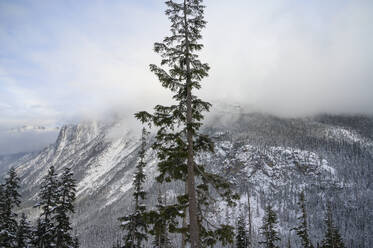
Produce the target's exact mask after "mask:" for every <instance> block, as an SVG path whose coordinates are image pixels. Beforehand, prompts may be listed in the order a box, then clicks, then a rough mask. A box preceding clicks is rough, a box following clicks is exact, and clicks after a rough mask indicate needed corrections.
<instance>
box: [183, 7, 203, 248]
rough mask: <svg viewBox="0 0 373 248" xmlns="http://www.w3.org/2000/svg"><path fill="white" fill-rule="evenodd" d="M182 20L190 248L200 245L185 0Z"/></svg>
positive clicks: (196, 247) (197, 247)
mask: <svg viewBox="0 0 373 248" xmlns="http://www.w3.org/2000/svg"><path fill="white" fill-rule="evenodd" d="M184 21H185V47H186V48H185V63H186V69H187V72H186V90H187V99H186V107H187V116H186V117H187V118H186V125H187V142H188V161H187V166H188V178H187V184H188V197H189V224H190V245H191V248H199V247H200V237H199V224H198V218H197V215H198V210H197V198H196V190H195V172H194V151H193V131H192V127H191V125H192V122H193V117H192V86H191V83H192V82H191V81H192V80H191V71H190V59H189V37H188V34H189V30H188V20H187V6H186V0H184Z"/></svg>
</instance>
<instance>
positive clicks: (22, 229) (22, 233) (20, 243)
mask: <svg viewBox="0 0 373 248" xmlns="http://www.w3.org/2000/svg"><path fill="white" fill-rule="evenodd" d="M31 231H32V230H31V225H30V223H29V222H28V220H27V218H26V215H25V214H24V213H22V215H21V220H20V221H19V225H18V231H17V248H29V247H31V241H32V232H31Z"/></svg>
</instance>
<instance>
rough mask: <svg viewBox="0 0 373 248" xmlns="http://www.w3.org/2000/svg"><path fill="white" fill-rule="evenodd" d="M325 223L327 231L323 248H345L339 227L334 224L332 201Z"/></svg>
mask: <svg viewBox="0 0 373 248" xmlns="http://www.w3.org/2000/svg"><path fill="white" fill-rule="evenodd" d="M325 225H326V232H325V237H324V239H323V240H322V241H321V248H344V247H345V246H344V243H343V241H342V238H341V236H340V234H339V231H338V228H337V227H336V226H334V224H333V216H332V209H331V206H330V203H329V204H328V207H327V212H326V216H325Z"/></svg>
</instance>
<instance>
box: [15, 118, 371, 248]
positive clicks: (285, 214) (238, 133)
mask: <svg viewBox="0 0 373 248" xmlns="http://www.w3.org/2000/svg"><path fill="white" fill-rule="evenodd" d="M222 118H223V117H222V116H217V117H216V118H215V119H214V120H213V121H211V123H213V124H208V125H207V126H206V128H205V130H204V132H206V133H208V134H210V135H211V136H212V137H213V138H214V140H215V152H216V153H215V154H213V155H212V154H201V156H200V158H199V159H200V160H202V161H203V162H204V163H205V164H207V166H208V167H209V168H210V169H211V170H214V171H216V172H218V173H222V174H223V175H225V176H226V177H227V178H229V180H230V181H231V182H232V183H233V184H234V185H235V187H236V189H237V190H238V191H239V192H241V194H242V198H241V201H240V204H238V206H237V207H236V208H235V209H227V208H226V207H225V206H224V204H222V205H218V206H216V209H217V210H218V212H219V213H220V214H219V215H216V216H212V218H213V219H214V221H219V220H223V221H224V220H225V219H227V220H229V221H230V222H231V224H234V222H235V218H228V216H235V215H238V214H239V213H240V211H243V212H245V211H246V210H247V209H246V208H245V204H246V203H247V192H250V202H251V204H252V206H251V208H252V211H253V218H254V219H253V221H254V229H255V230H256V232H257V229H258V227H259V225H260V224H261V218H262V216H263V208H264V206H265V204H267V203H269V202H271V203H273V205H274V206H275V209H277V211H278V214H279V219H280V225H281V230H282V235H283V236H284V237H286V236H287V235H288V233H289V229H290V227H291V226H292V225H294V222H295V221H296V213H297V205H296V201H297V195H298V193H299V192H300V191H301V190H303V189H304V190H306V195H308V196H309V202H308V206H309V208H310V216H311V218H312V219H311V220H310V223H311V225H312V229H313V232H312V233H313V234H312V235H313V236H312V237H313V238H314V239H315V240H317V239H320V238H321V235H322V218H323V216H322V214H321V213H322V211H323V210H324V209H325V204H326V200H328V199H335V202H336V204H337V205H338V206H339V207H340V208H341V211H340V215H341V216H342V215H344V216H343V218H342V217H339V216H338V218H340V220H338V224H339V225H341V226H343V225H346V223H349V225H350V228H351V229H350V230H347V229H346V227H343V228H342V230H341V231H342V233H346V235H347V238H348V239H349V240H354V239H358V238H359V237H360V236H357V233H362V234H361V235H362V236H365V237H367V238H365V239H364V240H363V241H361V240H360V242H361V244H363V245H362V246H361V247H369V246H368V245H369V244H373V238H372V237H369V235H365V233H369V232H370V230H371V227H369V226H367V225H364V226H363V227H362V228H363V229H361V225H360V226H359V225H358V223H356V222H359V221H360V220H361V218H360V216H357V215H358V212H357V211H356V213H355V212H353V214H350V216H349V215H346V213H351V211H350V210H351V209H352V208H354V209H356V208H357V209H358V210H359V211H360V212H361V211H362V214H364V213H365V214H367V216H366V218H365V221H366V222H367V223H368V221H369V220H370V219H369V218H371V214H372V213H370V212H369V207H370V206H371V204H372V201H371V200H372V199H371V198H372V197H371V198H370V199H369V197H368V204H367V203H366V202H365V201H363V200H360V197H366V196H367V195H369V192H371V191H370V190H371V187H372V186H371V185H372V184H369V182H371V181H372V178H370V176H371V167H372V159H371V157H369V154H373V153H372V151H373V149H372V146H371V144H372V140H371V139H370V137H365V136H364V135H362V134H360V133H359V129H352V128H351V127H348V128H347V127H341V126H338V125H334V124H333V125H331V124H328V123H325V122H323V121H320V120H319V119H317V118H315V119H281V118H276V117H271V116H266V115H261V114H249V115H243V114H240V115H239V116H236V117H235V118H229V119H231V122H226V121H222ZM224 118H225V117H224ZM121 124H122V123H120V122H113V123H102V122H85V123H81V124H78V125H66V126H64V127H62V128H61V130H60V134H59V136H58V139H57V141H56V143H55V144H53V145H50V146H48V147H46V148H45V149H44V150H43V151H41V152H40V153H38V154H37V155H35V156H32V157H31V158H29V159H27V160H26V161H20V162H17V163H15V164H13V166H16V167H17V172H18V173H19V175H20V176H21V178H22V184H23V191H22V196H23V198H24V199H25V201H24V202H23V209H24V211H26V212H28V213H29V214H30V215H31V216H33V217H35V216H36V215H37V210H35V209H33V208H31V206H32V205H33V204H34V202H35V197H36V193H37V191H38V189H39V184H40V180H41V179H42V177H43V176H44V175H45V174H46V171H47V170H48V168H49V166H51V165H53V166H55V167H56V169H57V172H59V171H61V170H62V168H64V167H66V166H69V167H72V168H73V171H74V173H75V176H76V179H77V183H78V199H77V203H76V204H77V211H76V215H75V216H74V219H75V225H76V226H77V228H78V231H79V234H80V239H81V243H82V246H83V247H87V248H88V247H89V248H95V247H110V245H111V244H112V242H113V241H115V239H116V238H118V237H120V236H121V233H120V231H119V230H118V225H119V222H118V221H117V218H118V217H119V216H122V215H124V214H125V213H126V212H127V211H128V209H130V208H131V201H130V193H131V187H132V173H133V169H134V165H135V164H136V161H137V153H138V151H139V146H140V143H139V137H138V135H137V134H136V133H135V132H133V131H131V130H130V129H129V128H126V127H125V126H120V125H121ZM122 125H123V124H122ZM118 128H119V129H121V130H123V132H121V135H116V136H114V137H113V135H112V133H113V132H112V131H113V129H116V130H117V129H118ZM339 153H340V154H342V155H343V156H341V155H340V154H339ZM355 153H356V154H355ZM155 157H156V156H155V154H154V152H153V151H152V150H151V149H149V151H148V152H147V168H146V170H145V171H146V173H147V176H148V180H147V181H146V188H147V189H148V191H149V194H148V195H149V199H148V205H154V202H155V201H156V194H157V191H158V186H157V185H155V184H154V180H153V178H154V175H155V174H156V159H155ZM354 161H355V162H354ZM362 161H364V162H362ZM363 163H366V164H367V166H368V167H367V168H368V169H366V168H360V167H358V164H359V165H360V164H363ZM348 166H350V167H348ZM351 166H353V168H355V167H354V166H356V171H357V172H356V173H361V171H364V170H366V171H365V175H366V178H365V179H364V183H362V182H359V181H357V180H355V178H354V176H355V174H353V173H352V174H351V175H347V172H346V171H347V168H351ZM360 181H361V180H360ZM165 187H166V188H167V187H168V186H165ZM166 190H168V191H167V192H168V193H169V195H170V196H172V195H174V194H175V192H177V191H182V190H183V188H182V185H178V184H176V185H172V187H170V188H169V189H166ZM356 190H359V192H361V195H359V196H357V195H353V194H351V192H352V191H356ZM331 196H332V197H331ZM356 197H357V198H359V199H358V200H356ZM170 198H172V197H170ZM171 200H172V199H171ZM354 200H355V201H354ZM350 201H351V202H352V203H351V204H350V205H349V204H347V203H349V202H350ZM369 204H370V205H369ZM364 205H366V206H365V207H364ZM364 211H365V212H364ZM245 214H247V211H246V212H245ZM359 228H360V229H359ZM293 239H294V242H295V244H297V243H296V242H297V241H296V238H295V237H293ZM175 242H176V240H175ZM348 247H352V246H351V245H350V246H348Z"/></svg>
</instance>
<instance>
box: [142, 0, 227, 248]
mask: <svg viewBox="0 0 373 248" xmlns="http://www.w3.org/2000/svg"><path fill="white" fill-rule="evenodd" d="M166 5H167V7H168V8H167V10H166V15H167V16H168V17H169V20H170V21H171V35H170V36H168V37H166V38H165V39H164V40H163V42H161V43H155V45H154V50H155V52H157V53H159V54H160V55H161V57H162V58H163V59H162V62H161V65H162V66H166V68H169V70H168V71H167V70H166V69H163V68H161V67H158V66H156V65H150V70H151V71H152V72H154V74H155V75H156V76H157V77H158V79H159V81H160V82H161V84H162V86H163V87H165V88H168V89H169V90H171V91H172V92H173V93H174V95H173V99H174V100H175V102H176V104H174V105H171V106H161V105H157V106H155V108H154V110H155V112H154V114H150V113H148V112H139V113H137V114H136V117H137V118H138V119H139V120H141V121H142V122H145V123H149V124H154V125H155V126H156V127H158V128H159V129H158V132H157V135H156V141H155V143H154V144H153V146H152V147H153V149H154V150H156V151H157V152H158V158H159V163H158V169H159V171H160V175H159V177H158V178H157V179H158V181H159V182H160V183H163V182H171V181H175V180H182V181H184V182H185V187H186V190H185V191H186V192H187V194H185V195H181V196H179V197H178V204H176V205H172V206H170V207H169V209H168V211H166V212H167V213H168V215H169V217H170V218H171V219H175V218H177V217H181V218H182V217H183V216H185V210H186V209H188V213H189V214H188V218H189V223H188V224H189V228H188V233H189V236H190V239H189V240H190V243H191V248H196V247H198V248H199V247H201V240H204V241H206V242H208V243H211V242H216V241H217V240H220V241H222V242H223V243H224V242H227V241H229V242H232V241H233V228H232V227H229V226H226V225H222V226H220V228H219V227H217V228H215V230H207V229H206V228H207V224H206V223H205V222H206V220H205V219H204V218H205V217H204V214H202V211H204V210H207V209H208V206H209V205H211V202H209V200H210V199H211V198H209V197H208V196H207V195H208V194H209V190H210V187H209V185H213V186H214V188H215V190H216V191H217V192H219V193H220V194H221V196H223V197H224V198H225V199H226V200H228V201H229V202H230V203H231V204H232V203H233V201H231V197H232V195H233V194H232V193H231V191H230V190H229V184H228V183H226V181H225V180H224V179H223V178H221V177H220V176H218V175H216V174H211V173H208V172H207V171H206V169H205V167H204V166H203V165H201V164H197V163H196V159H195V157H196V155H197V154H198V153H200V152H212V151H213V144H212V142H211V140H210V139H209V138H208V137H207V136H206V135H202V134H201V133H200V132H199V129H200V127H201V126H202V122H201V121H202V120H203V118H204V116H203V112H204V111H209V109H210V107H211V104H210V103H208V102H205V101H203V100H202V99H200V98H199V97H197V95H195V94H194V93H193V90H195V89H199V88H200V87H201V80H202V79H204V78H205V77H206V76H207V75H208V70H209V66H208V64H205V63H202V62H201V61H200V60H199V59H198V53H197V52H198V51H199V50H201V49H202V48H203V45H202V44H201V43H199V40H200V39H201V38H202V36H201V30H202V29H203V28H204V27H205V25H206V21H205V20H204V8H205V6H203V5H202V0H183V2H181V3H177V2H175V1H173V0H169V1H166ZM196 178H198V179H197V180H196ZM196 182H198V185H197V184H196ZM199 182H201V183H199ZM170 213H172V214H173V215H171V214H170ZM180 213H183V214H180ZM173 221H174V220H172V221H170V222H169V223H173ZM170 229H171V230H172V231H173V232H185V228H177V227H172V228H170Z"/></svg>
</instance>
